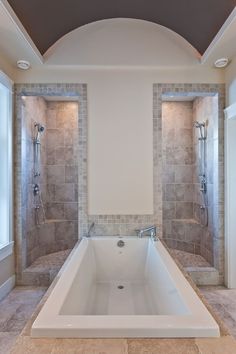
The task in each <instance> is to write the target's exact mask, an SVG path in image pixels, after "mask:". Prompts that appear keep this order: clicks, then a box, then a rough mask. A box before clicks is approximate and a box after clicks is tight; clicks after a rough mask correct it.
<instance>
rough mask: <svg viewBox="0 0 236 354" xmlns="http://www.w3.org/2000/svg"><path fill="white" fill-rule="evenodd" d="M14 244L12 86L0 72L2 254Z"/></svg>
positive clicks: (0, 243) (0, 227)
mask: <svg viewBox="0 0 236 354" xmlns="http://www.w3.org/2000/svg"><path fill="white" fill-rule="evenodd" d="M11 242H12V84H11V81H10V80H9V79H8V78H7V77H6V76H5V74H4V73H2V72H0V252H3V251H4V253H6V247H7V248H9V245H10V244H11Z"/></svg>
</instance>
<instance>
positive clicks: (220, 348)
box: [195, 336, 236, 354]
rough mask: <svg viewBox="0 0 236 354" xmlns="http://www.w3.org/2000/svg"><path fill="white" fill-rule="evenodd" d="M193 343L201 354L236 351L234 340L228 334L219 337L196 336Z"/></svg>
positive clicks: (222, 353)
mask: <svg viewBox="0 0 236 354" xmlns="http://www.w3.org/2000/svg"><path fill="white" fill-rule="evenodd" d="M195 343H196V345H197V347H198V349H199V353H201V354H234V353H236V341H235V339H233V338H232V337H230V336H225V337H221V338H197V339H196V340H195Z"/></svg>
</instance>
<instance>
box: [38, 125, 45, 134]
mask: <svg viewBox="0 0 236 354" xmlns="http://www.w3.org/2000/svg"><path fill="white" fill-rule="evenodd" d="M38 130H39V132H40V133H42V132H43V131H44V126H43V125H39V127H38Z"/></svg>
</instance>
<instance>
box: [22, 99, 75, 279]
mask: <svg viewBox="0 0 236 354" xmlns="http://www.w3.org/2000/svg"><path fill="white" fill-rule="evenodd" d="M21 108H22V110H21V114H22V116H21V123H22V124H21V171H22V178H21V215H22V220H21V222H22V239H23V240H24V242H22V245H21V270H22V272H21V273H20V274H18V283H20V284H24V285H33V284H35V285H36V284H37V285H43V286H48V285H49V284H50V283H51V281H52V280H53V278H54V277H55V275H56V274H57V272H58V270H59V269H60V267H61V266H62V264H63V263H64V261H65V259H66V257H67V256H68V254H69V253H70V250H71V249H72V248H73V247H74V245H75V243H76V242H77V240H78V147H79V146H78V145H79V144H78V140H79V133H78V131H79V130H78V129H79V127H78V122H79V120H78V117H79V102H78V97H63V96H39V95H37V96H22V97H21Z"/></svg>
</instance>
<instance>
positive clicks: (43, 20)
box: [8, 0, 236, 54]
mask: <svg viewBox="0 0 236 354" xmlns="http://www.w3.org/2000/svg"><path fill="white" fill-rule="evenodd" d="M8 2H9V4H10V5H11V6H12V8H13V10H14V11H15V13H16V14H17V16H18V17H19V19H20V21H21V22H22V24H23V25H24V27H25V28H26V30H27V31H28V33H29V35H30V36H31V38H32V40H33V41H34V43H35V44H36V46H37V47H38V49H39V50H40V52H41V53H42V54H43V53H45V52H46V50H47V49H48V48H49V47H50V46H51V45H52V44H53V43H55V42H56V41H57V40H58V39H59V38H60V37H62V36H63V35H65V34H66V33H68V32H70V31H72V30H73V29H75V28H78V27H80V26H83V25H85V24H87V23H91V22H94V21H98V20H103V19H108V18H118V17H123V18H135V19H142V20H147V21H151V22H155V23H158V24H160V25H163V26H166V27H168V28H170V29H172V30H173V31H175V32H177V33H179V34H180V35H181V36H183V37H184V38H185V39H187V40H188V41H189V42H190V43H191V44H192V45H193V46H194V47H195V48H196V49H197V50H198V51H199V52H200V53H201V54H202V53H204V51H205V50H206V48H207V47H208V45H209V44H210V42H211V41H212V39H213V38H214V36H215V35H216V33H217V32H218V31H219V29H220V27H221V26H222V25H223V23H224V22H225V20H226V19H227V17H228V16H229V14H230V13H231V11H232V10H233V8H234V6H236V0H83V1H82V0H8Z"/></svg>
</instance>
